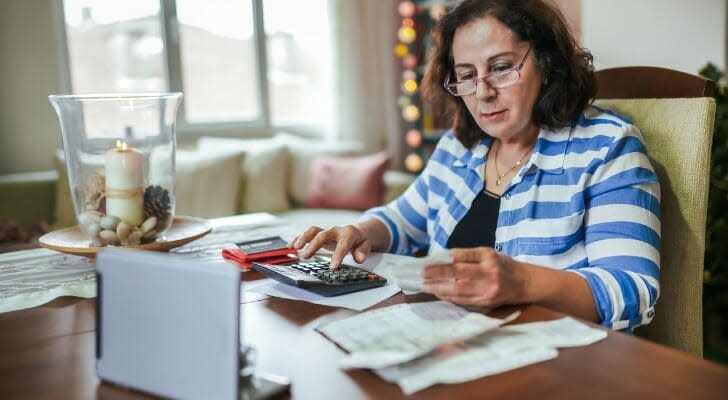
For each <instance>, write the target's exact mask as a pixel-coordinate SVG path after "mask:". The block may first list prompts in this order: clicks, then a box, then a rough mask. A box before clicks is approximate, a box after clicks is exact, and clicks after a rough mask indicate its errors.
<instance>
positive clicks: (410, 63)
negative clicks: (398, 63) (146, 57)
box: [402, 54, 417, 69]
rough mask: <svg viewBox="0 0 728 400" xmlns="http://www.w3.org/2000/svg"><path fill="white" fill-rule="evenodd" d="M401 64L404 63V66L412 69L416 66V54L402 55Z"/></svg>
mask: <svg viewBox="0 0 728 400" xmlns="http://www.w3.org/2000/svg"><path fill="white" fill-rule="evenodd" d="M402 65H404V67H405V68H408V69H413V68H414V67H416V66H417V56H415V55H414V54H407V55H406V56H404V59H402Z"/></svg>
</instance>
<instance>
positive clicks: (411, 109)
mask: <svg viewBox="0 0 728 400" xmlns="http://www.w3.org/2000/svg"><path fill="white" fill-rule="evenodd" d="M402 118H404V120H405V121H407V122H415V121H417V120H418V119H419V118H420V109H419V108H418V107H417V106H416V105H414V104H410V105H408V106H407V107H405V108H404V109H403V110H402Z"/></svg>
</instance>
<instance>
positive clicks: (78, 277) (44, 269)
mask: <svg viewBox="0 0 728 400" xmlns="http://www.w3.org/2000/svg"><path fill="white" fill-rule="evenodd" d="M210 222H211V223H212V225H213V232H212V233H210V234H209V235H207V236H205V237H203V238H201V239H198V240H195V241H193V242H191V243H188V244H186V245H184V246H182V247H178V248H176V249H173V250H172V251H170V253H177V254H185V255H187V256H192V257H199V258H202V259H206V260H219V261H220V262H225V261H223V259H222V255H221V251H222V249H223V248H225V247H232V246H235V242H239V241H242V240H252V239H257V238H263V237H266V236H273V235H279V236H281V237H283V238H284V239H287V240H288V239H291V238H293V237H295V236H296V235H297V234H299V233H300V232H303V229H304V228H305V227H303V228H302V227H298V226H293V225H291V224H288V223H287V222H286V221H285V220H282V219H279V218H276V217H275V216H273V215H271V214H268V213H255V214H246V215H238V216H234V217H226V218H217V219H213V220H210ZM61 296H75V297H84V298H90V297H95V296H96V271H95V268H94V263H93V260H92V259H90V258H86V257H80V256H72V255H67V254H63V253H59V252H56V251H52V250H48V249H33V250H22V251H14V252H10V253H4V254H0V312H8V311H15V310H22V309H24V308H30V307H35V306H39V305H41V304H45V303H47V302H49V301H51V300H53V299H55V298H57V297H61Z"/></svg>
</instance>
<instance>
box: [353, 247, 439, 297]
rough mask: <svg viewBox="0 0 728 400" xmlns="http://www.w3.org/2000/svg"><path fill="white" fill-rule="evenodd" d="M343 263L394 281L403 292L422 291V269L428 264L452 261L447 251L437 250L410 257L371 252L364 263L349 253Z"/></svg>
mask: <svg viewBox="0 0 728 400" xmlns="http://www.w3.org/2000/svg"><path fill="white" fill-rule="evenodd" d="M343 263H344V264H347V265H354V266H357V267H359V268H364V269H367V270H369V271H375V272H376V273H377V274H379V275H381V276H383V277H385V278H387V279H389V280H390V281H392V282H394V283H395V284H396V285H397V286H399V287H400V289H402V291H403V292H404V293H405V294H412V293H417V292H421V291H422V281H423V280H422V271H423V270H424V269H425V267H427V266H428V265H435V264H449V263H452V256H451V255H450V253H448V252H445V251H443V252H438V253H435V254H432V255H429V256H427V257H410V256H402V255H398V254H386V253H371V254H369V257H367V259H366V261H364V263H362V264H359V263H357V262H356V261H354V258H353V257H351V255H348V256H346V257H344V261H343Z"/></svg>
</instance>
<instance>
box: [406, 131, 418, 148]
mask: <svg viewBox="0 0 728 400" xmlns="http://www.w3.org/2000/svg"><path fill="white" fill-rule="evenodd" d="M404 142H405V143H407V146H409V147H413V148H417V147H420V146H421V145H422V134H421V133H420V131H418V130H417V129H410V130H409V131H408V132H407V133H406V134H405V135H404Z"/></svg>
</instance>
